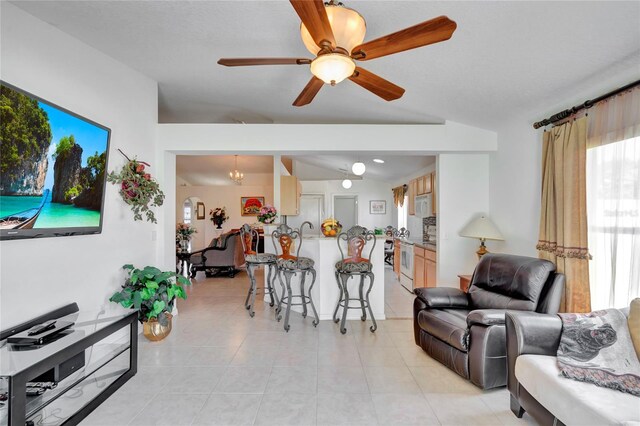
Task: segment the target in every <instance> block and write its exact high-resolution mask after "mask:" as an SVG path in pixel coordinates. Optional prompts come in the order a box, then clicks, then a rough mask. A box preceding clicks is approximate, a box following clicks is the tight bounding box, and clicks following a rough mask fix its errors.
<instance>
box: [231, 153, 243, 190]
mask: <svg viewBox="0 0 640 426" xmlns="http://www.w3.org/2000/svg"><path fill="white" fill-rule="evenodd" d="M235 157H236V167H235V170H234V171H232V172H229V179H231V180H232V181H234V182H235V183H237V184H238V185H241V184H242V179H244V173H241V172H239V171H238V156H237V155H236V156H235Z"/></svg>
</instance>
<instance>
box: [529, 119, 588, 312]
mask: <svg viewBox="0 0 640 426" xmlns="http://www.w3.org/2000/svg"><path fill="white" fill-rule="evenodd" d="M586 154H587V119H586V117H582V118H579V119H576V120H571V121H569V122H567V123H564V124H562V125H559V126H556V127H554V128H553V129H551V130H550V131H547V132H545V133H544V139H543V148H542V209H541V213H540V234H539V238H538V244H537V246H536V248H537V249H538V250H539V256H540V258H542V259H548V260H550V261H552V262H554V263H555V264H556V266H557V270H558V272H562V273H564V274H565V275H566V286H565V294H564V298H563V302H562V305H561V308H560V309H561V310H562V311H563V312H589V311H591V295H590V291H589V259H590V255H589V250H588V247H587V203H586V173H585V169H586Z"/></svg>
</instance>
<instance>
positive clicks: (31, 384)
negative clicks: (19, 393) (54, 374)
mask: <svg viewBox="0 0 640 426" xmlns="http://www.w3.org/2000/svg"><path fill="white" fill-rule="evenodd" d="M56 386H58V384H57V383H56V382H27V387H28V388H43V389H54V388H55V387H56Z"/></svg>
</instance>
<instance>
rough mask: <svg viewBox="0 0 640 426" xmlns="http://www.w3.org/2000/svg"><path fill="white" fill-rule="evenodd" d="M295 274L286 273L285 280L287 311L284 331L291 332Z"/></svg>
mask: <svg viewBox="0 0 640 426" xmlns="http://www.w3.org/2000/svg"><path fill="white" fill-rule="evenodd" d="M293 274H294V273H293V272H289V271H286V272H285V273H284V278H285V280H286V283H287V310H286V311H285V313H284V331H286V332H289V329H290V328H291V326H290V325H289V314H290V313H291V299H292V298H293V297H292V296H293V294H292V291H291V276H292V275H293Z"/></svg>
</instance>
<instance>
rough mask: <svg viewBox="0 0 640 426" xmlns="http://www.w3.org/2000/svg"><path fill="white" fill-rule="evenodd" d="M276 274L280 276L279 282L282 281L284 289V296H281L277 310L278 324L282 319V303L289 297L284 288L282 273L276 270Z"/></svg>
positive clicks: (281, 284)
mask: <svg viewBox="0 0 640 426" xmlns="http://www.w3.org/2000/svg"><path fill="white" fill-rule="evenodd" d="M276 274H277V275H278V281H280V287H282V295H281V296H280V300H278V308H277V309H276V319H277V320H278V322H280V320H281V319H282V315H281V314H280V313H281V312H282V302H283V300H284V299H285V297H287V291H286V289H285V287H284V281H282V271H281V270H280V269H277V270H276Z"/></svg>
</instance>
